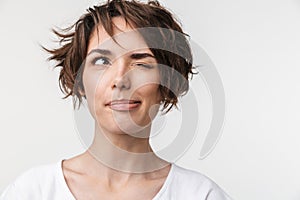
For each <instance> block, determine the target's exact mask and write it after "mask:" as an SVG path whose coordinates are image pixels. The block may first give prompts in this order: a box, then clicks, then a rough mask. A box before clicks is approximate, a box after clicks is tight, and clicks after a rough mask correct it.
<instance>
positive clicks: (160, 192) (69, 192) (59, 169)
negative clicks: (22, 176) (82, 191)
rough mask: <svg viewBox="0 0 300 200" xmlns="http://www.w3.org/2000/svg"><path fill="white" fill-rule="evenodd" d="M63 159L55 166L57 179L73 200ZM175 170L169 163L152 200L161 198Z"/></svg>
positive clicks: (173, 165)
mask: <svg viewBox="0 0 300 200" xmlns="http://www.w3.org/2000/svg"><path fill="white" fill-rule="evenodd" d="M63 161H64V159H62V160H60V161H59V162H58V163H57V164H58V170H57V171H58V177H59V181H60V183H61V185H62V188H63V190H64V191H65V193H66V194H67V195H68V196H70V197H69V198H72V199H73V200H75V199H76V198H75V197H74V195H73V194H72V192H71V190H70V188H69V186H68V184H67V182H66V180H65V176H64V173H63V169H62V163H63ZM174 168H175V164H174V163H171V167H170V170H169V173H168V175H167V178H166V180H165V182H164V184H163V185H162V187H161V188H160V190H159V191H158V193H156V195H155V196H154V197H153V199H152V200H158V198H159V197H161V196H162V195H163V193H164V192H165V191H166V189H167V188H168V186H169V184H170V182H171V180H172V178H173V173H174V172H173V171H174Z"/></svg>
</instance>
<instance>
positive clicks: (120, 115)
mask: <svg viewBox="0 0 300 200" xmlns="http://www.w3.org/2000/svg"><path fill="white" fill-rule="evenodd" d="M113 22H114V24H115V26H114V34H115V35H114V38H115V40H116V42H117V43H116V42H115V41H114V40H113V39H112V38H111V37H110V36H109V35H108V34H107V33H106V31H105V30H104V28H103V27H102V26H101V25H99V27H98V31H97V30H96V31H94V33H93V34H92V35H91V37H90V40H89V45H88V50H87V55H88V56H87V58H86V63H85V68H84V72H83V85H84V89H85V95H86V98H87V102H88V107H89V110H90V112H91V114H92V116H93V117H94V119H95V120H96V121H97V122H98V125H99V126H100V127H101V129H103V130H105V131H108V132H115V133H120V134H124V133H127V134H132V133H135V132H137V131H138V130H140V128H142V127H145V126H146V125H149V124H150V123H151V119H153V118H154V117H155V115H156V113H157V111H158V108H159V103H160V101H161V95H160V92H159V83H160V77H159V69H158V66H157V62H156V59H155V58H154V56H153V54H152V52H151V51H150V49H149V48H148V46H147V45H146V43H145V41H144V40H143V38H142V37H141V35H140V34H139V33H138V32H137V31H133V29H132V28H131V27H130V26H129V25H128V24H127V25H126V23H125V20H124V19H123V18H121V17H115V18H114V19H113Z"/></svg>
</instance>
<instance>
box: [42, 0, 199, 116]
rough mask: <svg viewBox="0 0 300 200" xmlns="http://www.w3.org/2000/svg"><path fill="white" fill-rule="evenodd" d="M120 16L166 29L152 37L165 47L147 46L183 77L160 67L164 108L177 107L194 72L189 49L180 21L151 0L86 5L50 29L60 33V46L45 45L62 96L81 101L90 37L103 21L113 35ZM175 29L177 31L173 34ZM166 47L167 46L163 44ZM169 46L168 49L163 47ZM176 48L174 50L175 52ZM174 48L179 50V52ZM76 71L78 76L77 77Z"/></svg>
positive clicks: (137, 25) (111, 0)
mask: <svg viewBox="0 0 300 200" xmlns="http://www.w3.org/2000/svg"><path fill="white" fill-rule="evenodd" d="M119 16H120V17H122V18H124V20H125V21H126V23H130V24H132V25H133V26H134V28H145V27H155V28H158V29H164V30H168V31H160V32H159V33H158V34H155V41H158V42H160V43H161V44H160V45H161V46H165V48H164V47H163V48H160V49H156V48H150V50H151V52H152V53H153V55H154V56H155V58H156V60H157V63H159V64H163V65H166V66H168V67H170V68H173V69H174V70H176V71H177V72H178V73H179V74H181V75H182V77H184V78H181V77H178V76H175V75H174V73H173V72H172V71H170V70H160V75H161V77H163V80H162V81H163V82H164V83H163V84H161V85H160V86H159V91H160V94H161V97H162V103H163V108H162V110H166V113H167V112H168V111H169V110H170V109H171V108H172V107H173V106H175V107H177V102H178V97H179V96H181V95H184V94H185V93H186V92H187V91H188V89H189V78H191V77H192V75H193V74H195V73H194V72H193V68H194V67H193V66H192V52H191V49H190V46H189V43H188V40H187V39H186V36H187V34H185V33H184V32H183V30H182V28H181V25H180V24H179V22H177V20H176V19H175V17H174V16H173V15H172V13H171V12H170V11H168V10H167V9H166V8H164V7H163V6H162V5H160V3H159V2H158V1H153V0H150V1H148V2H147V3H143V2H139V1H136V0H131V1H128V0H108V1H107V2H105V3H103V4H101V5H98V6H93V7H91V8H89V9H87V13H85V14H84V15H82V16H81V17H80V18H79V20H78V21H76V22H75V23H74V24H73V25H72V26H70V27H67V28H64V29H53V32H54V34H55V35H57V36H58V37H59V44H60V47H59V48H56V49H48V48H45V47H44V49H45V50H46V51H47V52H49V53H50V54H51V56H50V57H49V60H54V61H56V65H55V67H59V68H61V69H60V75H59V87H60V89H61V91H62V92H63V93H64V94H65V96H64V98H67V97H69V96H73V97H74V98H73V100H74V109H75V107H76V104H77V103H78V107H79V106H80V104H81V103H82V97H84V98H85V95H84V87H83V83H82V71H81V65H82V64H83V63H84V60H85V59H86V56H87V47H88V43H89V39H90V37H91V34H92V33H93V31H94V30H96V29H97V26H98V25H102V26H103V28H104V29H105V31H106V32H107V33H108V34H109V35H110V36H111V37H112V36H113V35H114V33H113V22H112V19H113V17H119ZM174 32H178V33H180V34H174ZM144 39H145V41H146V43H147V44H149V43H150V42H153V38H151V37H144ZM166 47H168V48H166ZM170 48H171V49H172V52H171V51H167V50H165V49H170ZM174 52H175V53H174ZM176 52H181V54H183V55H179V54H178V53H176ZM78 75H79V77H80V78H77V76H78Z"/></svg>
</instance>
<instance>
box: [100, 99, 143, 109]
mask: <svg viewBox="0 0 300 200" xmlns="http://www.w3.org/2000/svg"><path fill="white" fill-rule="evenodd" d="M140 104H141V101H139V100H128V99H121V100H113V101H110V102H108V103H107V104H105V106H108V107H109V108H111V109H112V110H116V111H130V110H134V109H136V108H137V107H139V106H140Z"/></svg>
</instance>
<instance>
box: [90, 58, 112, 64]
mask: <svg viewBox="0 0 300 200" xmlns="http://www.w3.org/2000/svg"><path fill="white" fill-rule="evenodd" d="M100 59H102V60H104V64H96V62H97V61H98V60H100ZM92 63H93V65H109V64H111V63H110V61H109V59H108V58H106V57H97V58H94V59H93V60H92Z"/></svg>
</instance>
